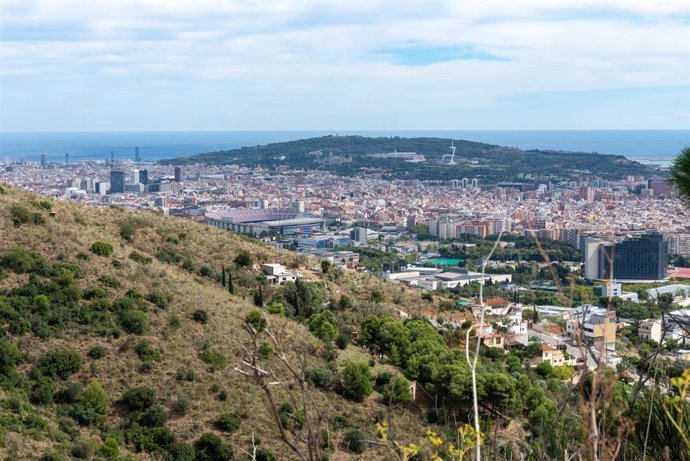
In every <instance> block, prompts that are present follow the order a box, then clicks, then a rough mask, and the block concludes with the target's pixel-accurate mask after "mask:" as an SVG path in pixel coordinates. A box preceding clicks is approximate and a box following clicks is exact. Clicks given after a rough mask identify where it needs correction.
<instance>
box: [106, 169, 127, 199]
mask: <svg viewBox="0 0 690 461" xmlns="http://www.w3.org/2000/svg"><path fill="white" fill-rule="evenodd" d="M124 191H125V172H124V171H122V170H111V171H110V193H111V194H121V193H123V192H124Z"/></svg>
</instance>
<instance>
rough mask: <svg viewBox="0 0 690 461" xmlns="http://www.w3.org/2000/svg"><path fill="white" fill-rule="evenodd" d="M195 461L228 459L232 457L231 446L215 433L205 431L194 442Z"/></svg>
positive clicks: (223, 460)
mask: <svg viewBox="0 0 690 461" xmlns="http://www.w3.org/2000/svg"><path fill="white" fill-rule="evenodd" d="M194 449H195V450H196V461H226V460H227V461H230V460H232V457H233V451H232V447H231V446H230V445H228V444H226V443H225V442H223V440H222V439H221V438H220V437H218V436H217V435H216V434H213V433H210V432H207V433H205V434H203V435H202V436H201V437H200V438H199V439H198V440H197V441H196V442H194Z"/></svg>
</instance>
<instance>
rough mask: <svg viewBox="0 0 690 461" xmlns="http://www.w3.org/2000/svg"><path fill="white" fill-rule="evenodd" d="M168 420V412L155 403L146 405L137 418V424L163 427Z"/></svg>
mask: <svg viewBox="0 0 690 461" xmlns="http://www.w3.org/2000/svg"><path fill="white" fill-rule="evenodd" d="M167 420H168V413H166V411H165V410H164V409H163V407H162V406H160V405H159V404H157V403H154V404H153V405H151V406H150V407H148V408H147V409H146V410H145V411H144V412H143V413H142V414H141V416H139V418H138V422H139V424H141V425H142V426H145V427H163V426H164V425H165V422H166V421H167Z"/></svg>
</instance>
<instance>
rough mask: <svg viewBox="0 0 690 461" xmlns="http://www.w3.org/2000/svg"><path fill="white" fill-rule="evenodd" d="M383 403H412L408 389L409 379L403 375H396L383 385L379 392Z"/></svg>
mask: <svg viewBox="0 0 690 461" xmlns="http://www.w3.org/2000/svg"><path fill="white" fill-rule="evenodd" d="M381 396H382V397H383V403H384V404H389V403H391V404H393V405H403V406H405V405H409V404H410V403H412V392H411V391H410V381H408V380H407V379H406V378H405V377H404V376H402V375H397V376H395V377H393V378H392V379H391V380H390V382H389V383H388V384H386V385H385V387H384V389H383V392H382V393H381Z"/></svg>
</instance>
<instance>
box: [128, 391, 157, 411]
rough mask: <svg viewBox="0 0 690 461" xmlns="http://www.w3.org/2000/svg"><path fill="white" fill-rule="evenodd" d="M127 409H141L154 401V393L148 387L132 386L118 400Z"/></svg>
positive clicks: (144, 408)
mask: <svg viewBox="0 0 690 461" xmlns="http://www.w3.org/2000/svg"><path fill="white" fill-rule="evenodd" d="M120 401H121V402H122V404H123V405H124V406H125V407H126V408H127V409H128V410H129V411H143V410H146V409H147V408H149V407H150V406H151V405H153V404H154V403H155V402H156V393H155V391H154V390H153V389H151V388H148V387H133V388H131V389H128V390H127V391H126V392H125V393H124V394H122V399H121V400H120Z"/></svg>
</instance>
